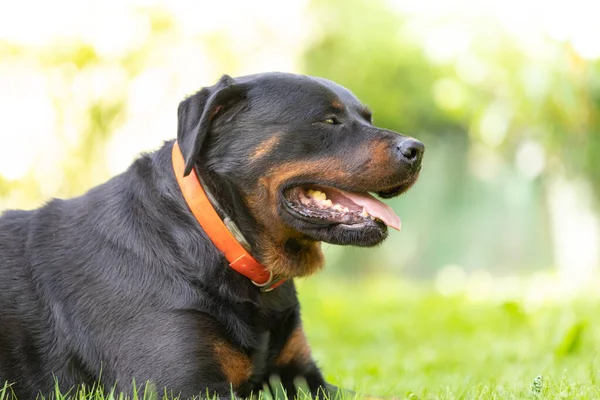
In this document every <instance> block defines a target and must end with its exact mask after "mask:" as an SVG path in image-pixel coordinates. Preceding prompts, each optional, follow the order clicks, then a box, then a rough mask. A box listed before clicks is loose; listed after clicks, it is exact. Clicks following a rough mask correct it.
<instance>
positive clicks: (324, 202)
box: [321, 200, 333, 207]
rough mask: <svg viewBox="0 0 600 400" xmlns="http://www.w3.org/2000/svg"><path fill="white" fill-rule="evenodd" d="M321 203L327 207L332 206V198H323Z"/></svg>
mask: <svg viewBox="0 0 600 400" xmlns="http://www.w3.org/2000/svg"><path fill="white" fill-rule="evenodd" d="M321 203H322V204H323V205H325V206H326V207H331V206H332V205H333V202H332V201H331V200H321Z"/></svg>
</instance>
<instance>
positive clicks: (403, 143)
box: [396, 138, 425, 165]
mask: <svg viewBox="0 0 600 400" xmlns="http://www.w3.org/2000/svg"><path fill="white" fill-rule="evenodd" d="M396 150H397V156H398V158H399V159H400V160H402V161H404V162H408V163H410V164H414V165H418V164H420V163H421V159H422V158H423V152H424V151H425V145H423V143H421V142H420V141H418V140H417V139H413V138H402V139H400V140H398V142H397V143H396Z"/></svg>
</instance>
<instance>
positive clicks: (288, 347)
mask: <svg viewBox="0 0 600 400" xmlns="http://www.w3.org/2000/svg"><path fill="white" fill-rule="evenodd" d="M310 359H311V356H310V346H309V345H308V341H307V340H306V335H305V334H304V329H302V326H298V327H297V328H296V329H295V330H294V332H292V334H291V336H290V337H289V339H288V341H287V342H286V344H285V346H283V349H282V350H281V353H279V356H277V359H276V360H275V365H277V366H283V365H288V364H290V363H291V362H299V363H301V364H305V363H308V362H309V361H310Z"/></svg>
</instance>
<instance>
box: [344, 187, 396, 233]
mask: <svg viewBox="0 0 600 400" xmlns="http://www.w3.org/2000/svg"><path fill="white" fill-rule="evenodd" d="M340 192H342V191H340ZM342 194H343V195H344V196H345V197H347V198H349V199H350V200H352V201H353V202H354V203H355V204H356V205H359V206H361V207H364V208H365V209H366V210H367V212H368V213H369V214H371V215H372V216H374V217H375V218H379V219H380V220H382V221H383V222H384V223H385V224H386V225H387V226H389V227H391V228H394V229H397V230H400V227H401V225H402V224H401V221H400V217H398V216H397V215H396V213H395V212H394V210H392V208H391V207H390V206H388V205H387V204H384V203H382V202H381V201H379V200H377V199H376V198H375V197H373V196H371V195H370V194H368V193H361V194H358V193H350V192H342Z"/></svg>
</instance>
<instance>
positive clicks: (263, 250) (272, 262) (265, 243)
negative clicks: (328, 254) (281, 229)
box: [256, 234, 325, 279]
mask: <svg viewBox="0 0 600 400" xmlns="http://www.w3.org/2000/svg"><path fill="white" fill-rule="evenodd" d="M296 236H297V235H294V234H291V235H284V236H281V237H273V236H270V235H268V234H266V235H263V236H262V237H261V238H260V239H259V240H258V242H257V249H256V256H257V257H258V258H259V259H260V260H261V262H262V264H263V265H264V266H265V267H267V269H268V270H269V271H271V272H272V273H273V274H274V275H275V276H277V277H281V278H287V279H292V278H298V277H305V276H309V275H313V274H314V273H316V272H318V271H319V270H321V269H322V268H323V266H324V264H325V258H324V256H323V251H322V250H321V242H317V241H314V240H309V239H305V238H302V237H296Z"/></svg>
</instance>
